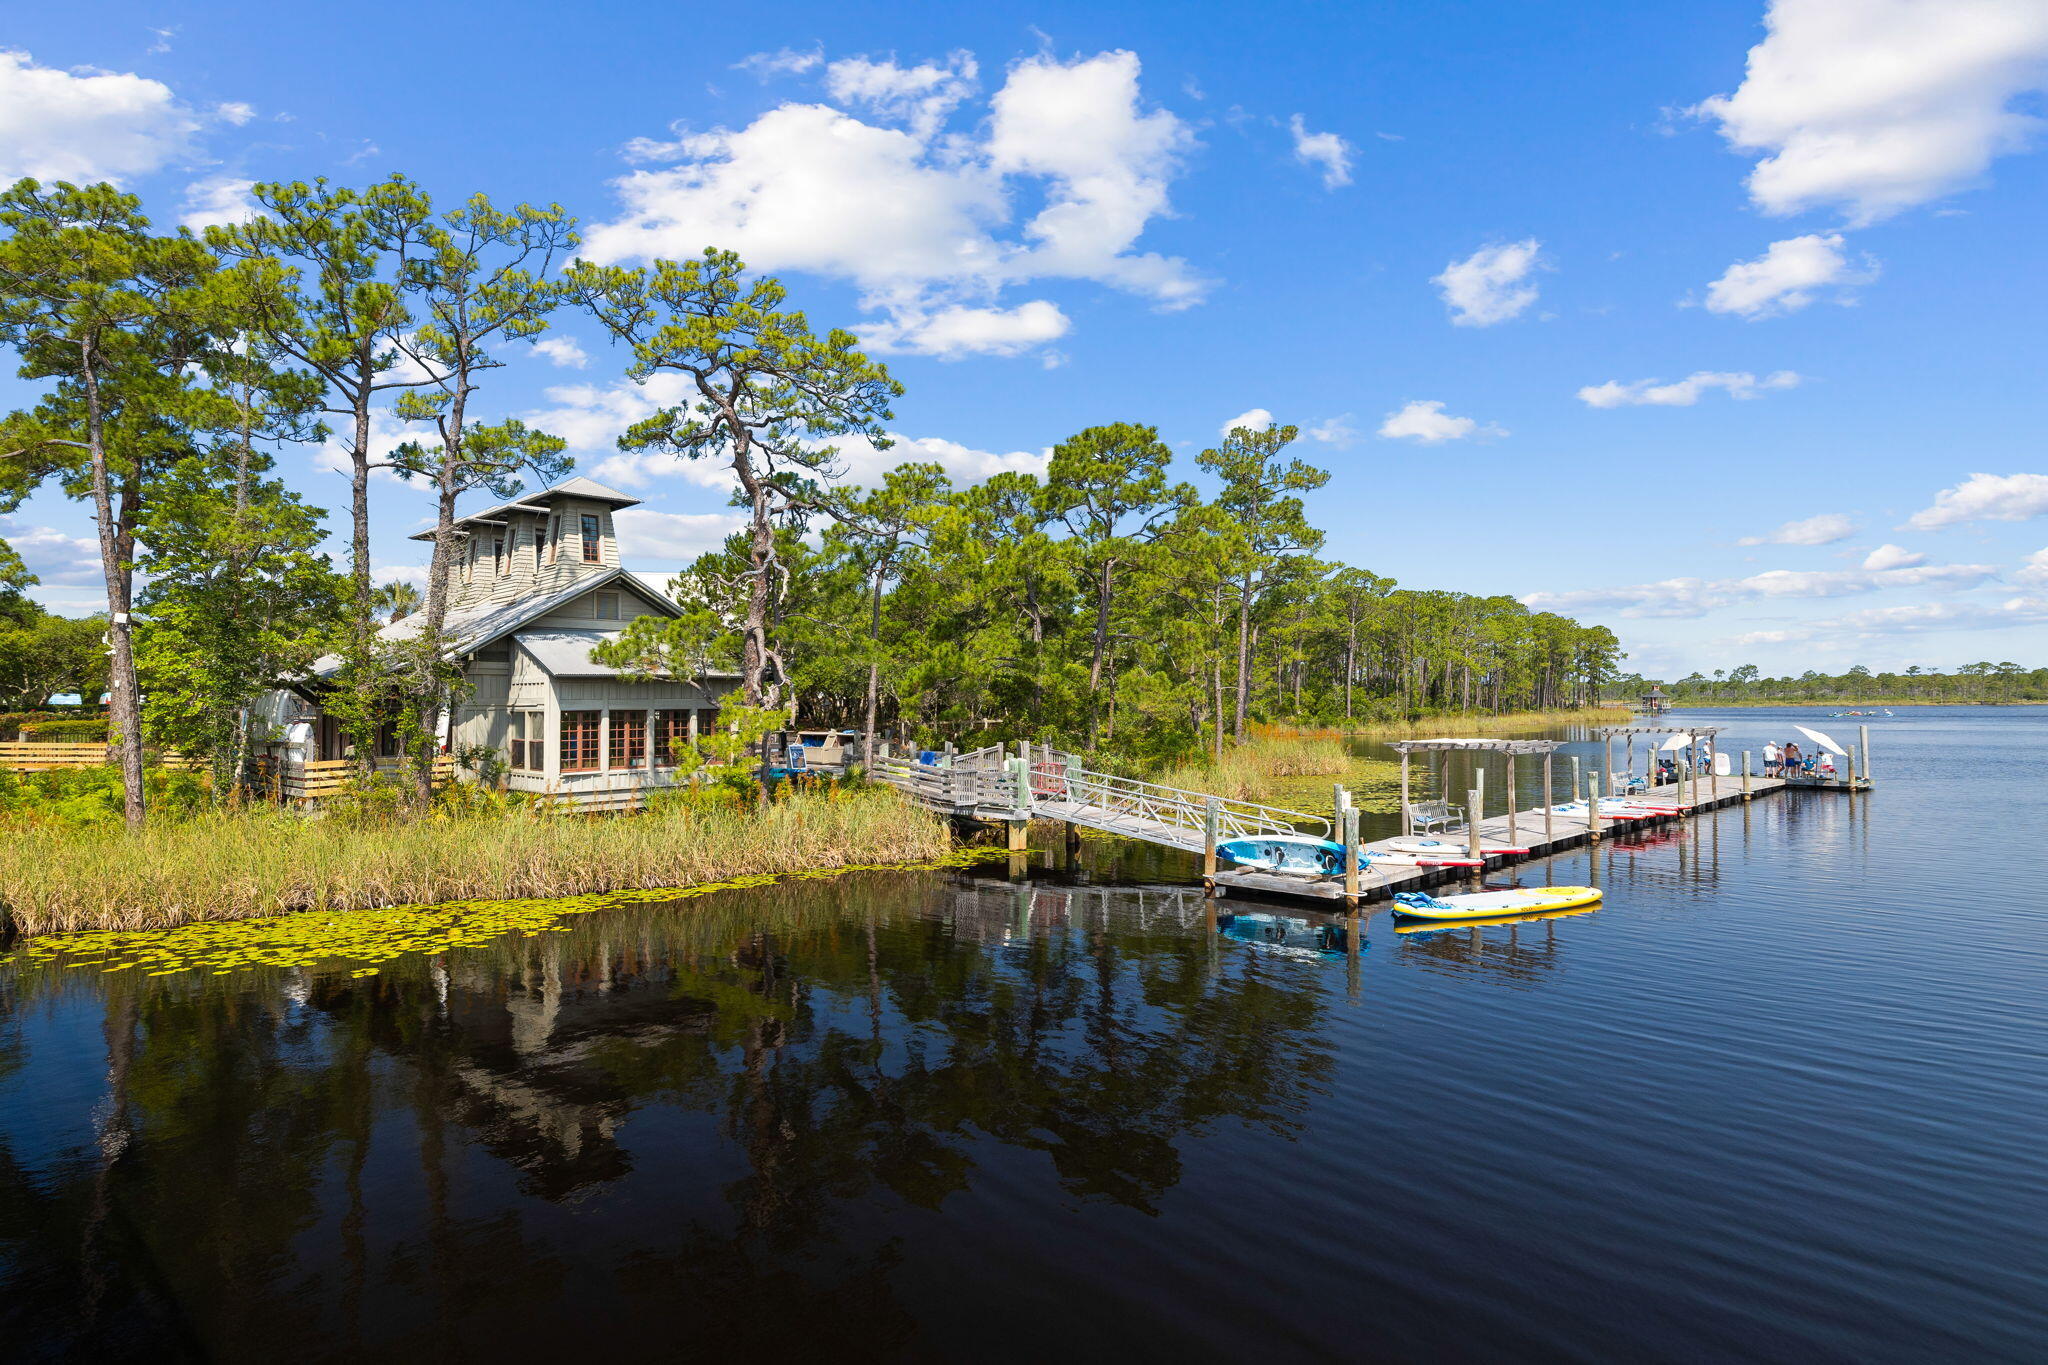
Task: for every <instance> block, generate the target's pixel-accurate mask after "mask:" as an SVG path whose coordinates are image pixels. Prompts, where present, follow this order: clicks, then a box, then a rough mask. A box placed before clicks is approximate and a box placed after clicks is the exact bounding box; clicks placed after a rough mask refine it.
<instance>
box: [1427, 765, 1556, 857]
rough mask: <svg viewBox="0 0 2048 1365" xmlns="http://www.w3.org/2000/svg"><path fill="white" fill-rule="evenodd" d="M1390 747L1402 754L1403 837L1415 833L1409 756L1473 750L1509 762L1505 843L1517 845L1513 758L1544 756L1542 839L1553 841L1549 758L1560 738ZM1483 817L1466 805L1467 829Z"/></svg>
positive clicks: (1554, 790) (1554, 791) (1554, 789)
mask: <svg viewBox="0 0 2048 1365" xmlns="http://www.w3.org/2000/svg"><path fill="white" fill-rule="evenodd" d="M1389 747H1391V748H1392V749H1393V750H1394V751H1395V752H1396V753H1398V754H1400V755H1401V833H1403V834H1413V833H1414V832H1415V825H1414V821H1413V819H1412V817H1411V816H1410V814H1409V809H1408V758H1409V755H1410V754H1417V753H1424V754H1434V753H1456V752H1459V751H1470V750H1476V751H1478V752H1481V753H1490V754H1505V755H1507V760H1508V781H1507V788H1508V842H1509V843H1510V844H1519V843H1520V842H1521V834H1520V833H1519V831H1518V828H1517V823H1516V811H1515V759H1516V758H1518V757H1520V756H1522V755H1524V754H1541V755H1543V837H1544V838H1545V839H1546V840H1549V839H1551V838H1552V832H1551V812H1550V802H1551V797H1552V796H1553V795H1554V794H1555V793H1556V790H1557V789H1556V787H1554V786H1553V785H1551V779H1550V756H1551V755H1552V754H1554V753H1556V752H1557V751H1558V750H1559V749H1561V748H1563V747H1564V741H1563V740H1561V739H1397V740H1395V741H1393V743H1392V744H1391V745H1390V746H1389ZM1485 815H1486V812H1485V811H1483V810H1472V809H1470V807H1469V803H1468V807H1467V809H1466V811H1465V822H1466V825H1467V826H1468V827H1476V826H1477V825H1478V824H1479V821H1480V820H1481V819H1483V818H1484V817H1485Z"/></svg>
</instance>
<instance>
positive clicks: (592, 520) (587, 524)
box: [583, 512, 604, 564]
mask: <svg viewBox="0 0 2048 1365" xmlns="http://www.w3.org/2000/svg"><path fill="white" fill-rule="evenodd" d="M603 559H604V551H603V547H601V546H600V545H599V544H598V543H597V518H596V517H593V516H591V515H590V514H589V513H587V512H586V513H585V514H584V516H583V562H584V563H585V564H597V563H601V562H602V561H603Z"/></svg>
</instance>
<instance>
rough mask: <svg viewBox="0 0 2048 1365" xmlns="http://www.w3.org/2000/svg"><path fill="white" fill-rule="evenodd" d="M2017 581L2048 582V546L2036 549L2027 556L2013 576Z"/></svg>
mask: <svg viewBox="0 0 2048 1365" xmlns="http://www.w3.org/2000/svg"><path fill="white" fill-rule="evenodd" d="M2012 579H2013V582H2015V583H2029V584H2048V548H2043V549H2039V550H2036V551H2034V553H2032V554H2030V555H2028V556H2027V561H2026V563H2024V564H2022V565H2020V567H2019V569H2018V571H2017V572H2015V573H2014V574H2013V576H2012Z"/></svg>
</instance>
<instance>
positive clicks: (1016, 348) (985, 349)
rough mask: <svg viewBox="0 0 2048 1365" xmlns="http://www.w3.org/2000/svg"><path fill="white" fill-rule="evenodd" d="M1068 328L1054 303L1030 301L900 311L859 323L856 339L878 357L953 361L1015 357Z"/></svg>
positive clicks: (1040, 300) (1053, 339) (1042, 300)
mask: <svg viewBox="0 0 2048 1365" xmlns="http://www.w3.org/2000/svg"><path fill="white" fill-rule="evenodd" d="M1070 325H1071V324H1070V323H1069V322H1068V320H1067V315H1066V314H1065V313H1063V312H1061V311H1060V308H1059V305H1058V304H1055V303H1050V302H1047V301H1046V300H1045V299H1032V300H1031V301H1030V302H1028V303H1020V304H1018V305H1017V306H1016V307H1015V308H971V307H968V306H966V305H964V304H953V305H950V306H948V307H944V308H936V309H933V310H931V311H929V312H927V311H924V310H922V309H918V308H913V307H904V308H899V309H897V310H895V311H894V312H893V313H892V314H891V315H890V316H889V317H887V318H884V319H878V320H876V321H874V322H870V323H867V324H865V325H863V326H862V327H861V329H860V338H861V342H862V344H863V345H865V346H866V347H867V348H868V349H869V350H871V351H876V352H880V353H883V354H889V353H892V352H901V351H908V352H914V353H918V354H923V355H934V356H937V357H939V358H940V359H941V360H958V359H960V358H961V357H963V356H969V355H1019V354H1021V353H1023V352H1025V351H1028V350H1031V349H1033V348H1034V347H1038V346H1043V345H1044V344H1045V343H1047V342H1049V341H1057V340H1059V339H1060V338H1061V337H1063V336H1065V335H1066V334H1067V329H1068V327H1069V326H1070Z"/></svg>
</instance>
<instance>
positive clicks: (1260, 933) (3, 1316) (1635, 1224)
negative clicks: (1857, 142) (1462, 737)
mask: <svg viewBox="0 0 2048 1365" xmlns="http://www.w3.org/2000/svg"><path fill="white" fill-rule="evenodd" d="M1814 714H1815V713H1813V712H1796V713H1795V712H1771V711H1747V710H1745V711H1731V712H1726V713H1719V714H1715V713H1705V712H1688V713H1685V715H1684V719H1686V720H1698V721H1701V722H1704V723H1721V724H1725V725H1727V726H1729V727H1730V728H1729V730H1728V732H1727V733H1726V734H1725V735H1724V736H1723V738H1722V747H1723V748H1724V750H1738V749H1741V748H1752V749H1761V747H1762V744H1763V742H1764V741H1765V740H1766V739H1782V738H1785V737H1787V736H1789V735H1790V734H1791V731H1790V729H1789V727H1790V725H1791V724H1792V723H1793V722H1794V721H1795V720H1797V721H1803V722H1804V723H1806V724H1809V725H1818V726H1819V727H1820V728H1822V729H1830V730H1832V731H1833V733H1834V734H1835V735H1836V736H1837V738H1843V739H1846V738H1848V737H1849V736H1850V735H1852V734H1853V725H1854V722H1829V721H1827V720H1825V719H1821V720H1816V719H1815V718H1814ZM1871 730H1872V758H1873V761H1874V764H1875V769H1876V772H1875V775H1876V777H1877V779H1878V782H1879V784H1880V786H1879V789H1878V790H1877V791H1876V792H1875V793H1873V794H1871V795H1869V796H1866V797H1858V798H1849V797H1846V796H1843V795H1840V794H1836V793H1828V792H1793V793H1788V794H1786V795H1784V796H1775V797H1768V798H1764V799H1760V800H1758V801H1757V802H1755V803H1754V804H1752V805H1750V806H1748V807H1746V808H1745V807H1741V806H1737V807H1734V808H1730V809H1726V810H1723V811H1720V812H1718V813H1716V814H1714V815H1711V816H1708V817H1705V818H1702V819H1701V820H1699V821H1697V822H1695V823H1694V824H1692V825H1691V826H1689V827H1687V828H1686V829H1684V831H1683V832H1677V831H1664V832H1658V833H1653V834H1651V835H1648V836H1646V837H1644V838H1642V839H1641V840H1639V841H1634V840H1630V839H1628V838H1621V839H1616V840H1612V841H1609V842H1608V843H1606V844H1604V845H1602V846H1601V847H1600V848H1599V849H1598V851H1597V852H1588V851H1585V850H1575V851H1573V852H1570V853H1567V854H1563V855H1560V856H1559V857H1557V858H1556V859H1555V860H1554V861H1553V862H1552V863H1551V864H1550V865H1548V866H1547V867H1546V866H1545V865H1544V864H1542V863H1531V864H1526V865H1524V866H1523V867H1521V868H1519V869H1514V870H1512V871H1511V872H1509V873H1507V874H1501V875H1496V876H1494V877H1491V878H1489V881H1490V882H1492V883H1495V884H1507V883H1508V882H1509V881H1511V880H1519V881H1521V882H1523V883H1541V882H1544V881H1556V882H1562V883H1582V882H1586V881H1589V880H1591V881H1595V882H1597V883H1598V884H1600V885H1601V886H1602V887H1604V888H1605V890H1606V893H1607V899H1606V902H1605V904H1604V905H1603V906H1602V907H1601V908H1600V909H1599V910H1598V911H1596V912H1594V913H1591V914H1583V915H1578V916H1574V917H1570V918H1562V919H1553V920H1546V921H1540V922H1535V923H1529V924H1523V925H1519V926H1506V927H1485V928H1478V929H1461V930H1455V931H1451V932H1438V933H1427V934H1406V933H1396V932H1395V926H1394V924H1393V923H1392V922H1391V921H1390V920H1389V918H1388V916H1387V914H1386V913H1385V911H1384V910H1380V911H1379V912H1377V913H1374V914H1371V915H1369V916H1367V917H1366V918H1365V919H1364V922H1363V928H1362V931H1361V932H1360V933H1358V934H1356V935H1350V934H1347V932H1346V931H1345V926H1344V921H1343V920H1342V919H1340V918H1335V917H1327V916H1320V915H1316V914H1313V913H1311V912H1308V911H1306V910H1302V909H1298V908H1291V907H1287V906H1283V905H1270V904H1269V905H1256V904H1253V903H1250V902H1241V901H1237V900H1235V899H1228V900H1225V901H1223V902H1221V903H1220V905H1218V906H1215V907H1211V906H1208V905H1206V904H1205V902H1204V901H1203V899H1202V898H1201V896H1200V894H1199V889H1198V886H1197V885H1196V880H1195V874H1196V872H1197V868H1196V867H1195V865H1194V861H1193V860H1191V859H1185V858H1182V857H1179V856H1178V855H1168V854H1158V853H1154V852H1151V851H1148V850H1144V849H1139V848H1133V847H1131V846H1127V845H1113V844H1091V845H1090V846H1089V848H1088V850H1087V851H1086V853H1085V854H1084V857H1083V861H1082V864H1081V866H1080V867H1078V868H1074V869H1065V870H1062V869H1060V868H1056V867H1052V866H1048V865H1046V864H1045V863H1044V862H1043V861H1041V863H1040V865H1039V866H1038V867H1037V868H1036V869H1034V871H1033V873H1032V876H1031V878H1030V880H1028V881H1026V882H1023V883H1021V884H1012V883H1011V882H1010V881H1009V880H1008V879H1007V876H1006V873H1005V870H1004V869H1003V868H1002V867H1001V866H1000V865H998V866H996V867H995V868H993V869H989V870H985V871H980V872H970V873H937V872H933V873H915V874H908V875H862V876H858V877H850V878H845V879H839V880H833V881H821V882H811V883H804V884H798V885H793V886H784V887H776V888H768V889H762V890H754V891H745V892H731V893H723V894H719V895H715V896H711V897H706V898H702V899H698V900H693V901H685V902H677V903H675V904H672V905H635V906H627V907H622V908H619V909H616V910H609V911H604V912H601V913H599V914H595V915H586V916H582V917H579V918H577V919H575V920H573V921H571V922H570V926H569V927H568V928H567V929H566V930H565V931H564V932H559V933H550V934H543V935H541V936H539V937H534V938H524V937H516V936H515V937H511V938H509V939H507V940H506V941H503V942H500V943H496V944H492V945H488V946H484V947H476V948H468V949H462V950H458V951H455V952H452V953H449V954H446V955H444V956H441V957H418V958H412V959H406V960H402V961H398V962H394V963H390V964H387V965H386V966H385V968H384V970H383V972H382V974H381V975H378V976H375V977H368V978H361V979H357V978H351V977H350V976H349V975H348V968H347V966H346V965H337V967H336V968H335V969H333V970H331V971H309V972H303V973H300V972H279V971H260V972H248V973H244V974H241V975H235V976H226V977H213V976H205V975H197V974H186V975H173V976H164V977H160V978H149V977H143V976H141V974H140V973H136V972H127V973H121V974H115V975H106V976H102V975H100V974H99V973H97V972H94V971H90V970H84V971H78V970H72V971H66V970H62V969H55V970H52V969H47V968H37V969H16V968H0V1343H4V1347H0V1355H5V1356H6V1357H8V1358H9V1359H15V1360H20V1359H27V1360H41V1359H60V1358H61V1359H73V1358H83V1359H93V1360H99V1361H106V1360H120V1359H130V1358H140V1357H147V1358H149V1359H152V1360H178V1359H217V1360H277V1359H284V1358H289V1359H292V1360H295V1361H301V1362H305V1361H325V1360H350V1361H356V1360H362V1359H426V1358H431V1359H440V1360H493V1361H502V1360H506V1359H531V1358H554V1359H573V1358H580V1357H581V1356H583V1355H586V1354H588V1353H590V1352H593V1351H596V1350H604V1351H606V1352H608V1353H610V1352H636V1353H637V1352H648V1351H651V1352H656V1353H659V1355H660V1356H661V1357H662V1358H670V1357H690V1358H695V1357H704V1356H714V1355H721V1354H725V1353H730V1352H734V1351H749V1352H752V1353H754V1354H755V1355H756V1357H757V1358H764V1359H777V1358H786V1357H787V1356H789V1355H791V1354H793V1353H798V1352H801V1353H804V1357H805V1358H816V1359H830V1360H841V1359H854V1360H862V1359H911V1360H926V1359H929V1360H976V1361H990V1360H997V1361H1010V1360H1016V1361H1025V1360H1046V1359H1055V1358H1066V1357H1073V1356H1076V1355H1084V1356H1086V1357H1088V1358H1116V1357H1121V1358H1127V1359H1176V1360H1187V1359H1191V1358H1192V1359H1260V1360H1306V1359H1328V1358H1333V1357H1337V1358H1352V1359H1407V1360H1431V1361H1447V1360H1487V1361H1498V1360H1503V1359H1515V1360H1532V1359H1577V1360H1595V1359H1598V1360H1615V1359H1631V1360H1701V1359H1728V1358H1743V1359H1750V1360H1779V1361H1815V1360H1839V1361H1892V1360H1897V1361H1907V1360H1914V1361H1925V1360H1953V1359H1964V1358H1967V1359H1971V1360H1986V1359H2000V1360H2023V1359H2024V1360H2038V1359H2040V1358H2042V1356H2043V1354H2044V1352H2048V1236H2044V1235H2043V1233H2044V1228H2048V1023H2044V1020H2048V893H2044V892H2043V891H2042V887H2043V885H2044V884H2048V875H2044V874H2048V846H2044V841H2043V833H2044V830H2048V782H2044V779H2048V708H2034V709H2023V708H2015V709H2010V710H2007V709H1992V708H1977V707H1972V708H1956V709H1941V710H1928V709H1913V710H1901V711H1900V714H1899V715H1898V716H1897V717H1895V718H1892V719H1889V720H1880V721H1877V722H1874V723H1873V724H1872V726H1871ZM1571 752H1576V753H1579V754H1581V755H1582V756H1584V757H1585V758H1586V759H1587V760H1588V761H1589V762H1590V761H1597V760H1596V759H1595V755H1596V754H1597V753H1598V752H1599V751H1598V750H1597V748H1596V747H1595V746H1593V745H1591V744H1580V745H1578V746H1575V748H1574V749H1573V750H1572V751H1571ZM1639 757H1640V756H1639ZM1524 777H1525V779H1529V778H1530V775H1529V774H1524ZM1464 780H1465V779H1464V774H1463V773H1462V772H1460V773H1457V774H1454V783H1453V785H1457V784H1458V783H1462V782H1463V781H1464ZM1498 780H1500V775H1499V774H1498V773H1496V774H1495V781H1496V782H1497V781H1498ZM1530 780H1533V779H1530ZM1561 784H1562V778H1560V785H1561ZM1496 790H1497V788H1496ZM1374 823H1376V824H1378V825H1379V826H1381V828H1376V829H1370V830H1369V831H1368V833H1369V834H1377V833H1381V832H1385V831H1384V825H1385V823H1386V822H1384V821H1380V822H1374ZM1261 915H1267V916H1273V917H1274V918H1260V917H1259V916H1261ZM1290 921H1291V922H1290Z"/></svg>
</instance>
